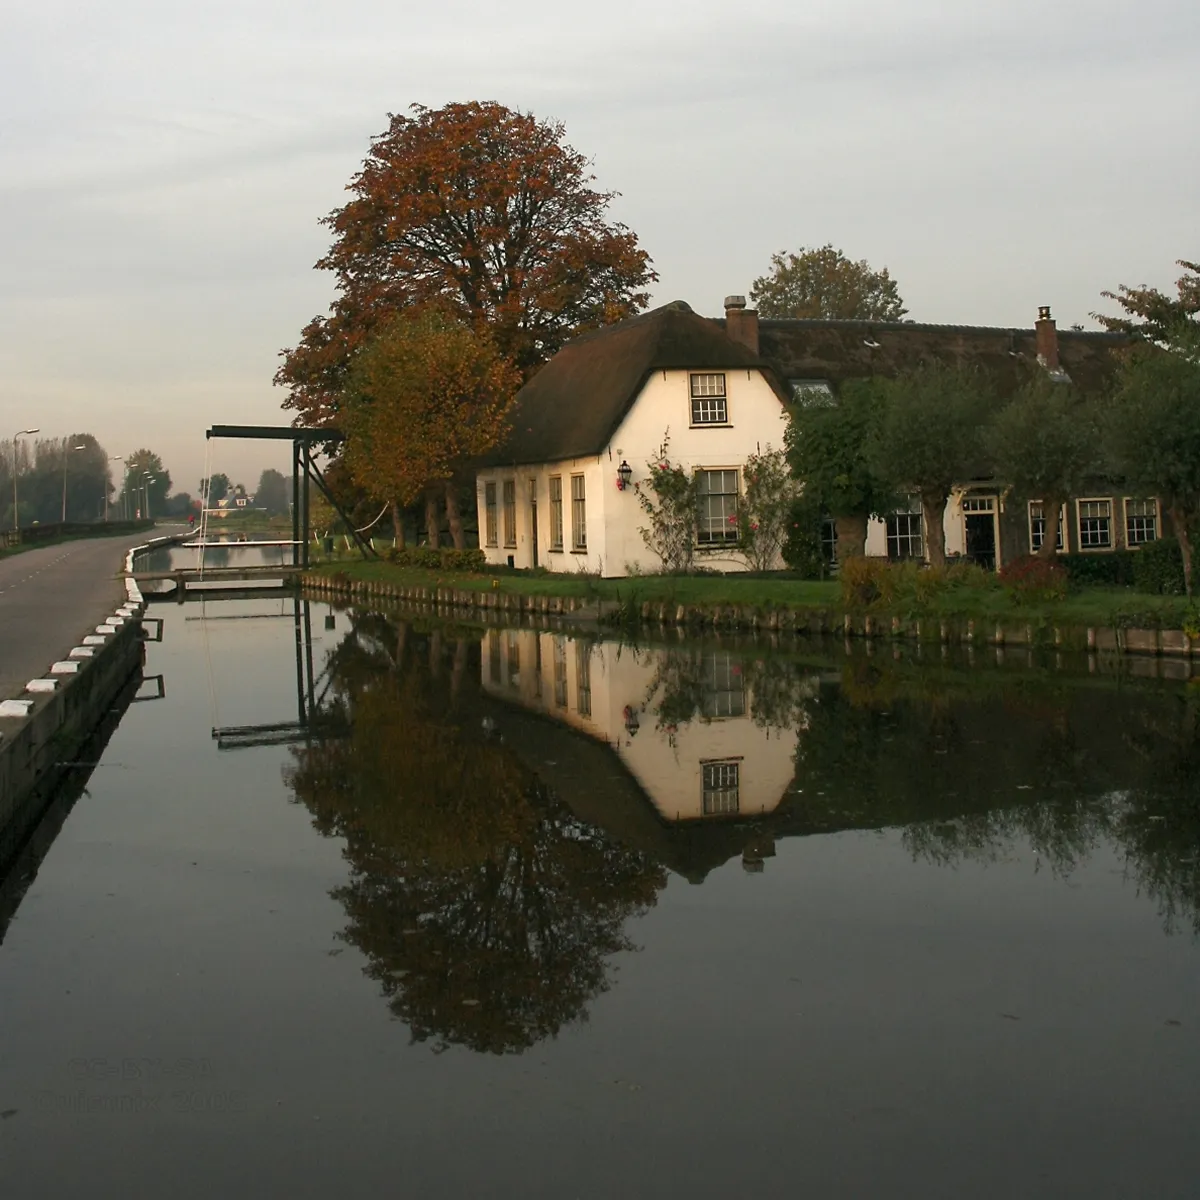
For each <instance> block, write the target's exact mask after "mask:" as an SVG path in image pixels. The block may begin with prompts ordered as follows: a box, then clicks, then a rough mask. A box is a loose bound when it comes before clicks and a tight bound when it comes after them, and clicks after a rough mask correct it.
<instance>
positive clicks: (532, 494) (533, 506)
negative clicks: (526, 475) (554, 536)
mask: <svg viewBox="0 0 1200 1200" xmlns="http://www.w3.org/2000/svg"><path fill="white" fill-rule="evenodd" d="M529 535H530V537H531V538H532V539H533V550H532V559H531V561H532V563H533V565H534V566H535V567H536V566H537V565H538V527H537V480H536V479H531V480H530V481H529Z"/></svg>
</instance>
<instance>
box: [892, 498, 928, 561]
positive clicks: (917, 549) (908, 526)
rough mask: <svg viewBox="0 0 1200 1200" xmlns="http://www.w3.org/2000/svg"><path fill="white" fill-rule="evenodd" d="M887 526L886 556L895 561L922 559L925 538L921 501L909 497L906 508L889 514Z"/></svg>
mask: <svg viewBox="0 0 1200 1200" xmlns="http://www.w3.org/2000/svg"><path fill="white" fill-rule="evenodd" d="M884 524H885V525H886V526H887V556H888V558H889V559H891V560H893V561H896V560H899V559H903V558H924V557H925V537H924V533H923V529H922V525H921V501H920V498H919V497H917V496H910V497H909V501H908V507H907V508H898V509H897V510H896V511H895V512H894V513H889V514H888V516H887V518H886V520H885V521H884Z"/></svg>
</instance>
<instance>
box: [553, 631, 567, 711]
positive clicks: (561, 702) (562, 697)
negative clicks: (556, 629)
mask: <svg viewBox="0 0 1200 1200" xmlns="http://www.w3.org/2000/svg"><path fill="white" fill-rule="evenodd" d="M554 703H555V705H556V706H557V707H558V708H566V707H567V643H566V641H565V640H564V639H563V638H560V637H556V638H555V639H554Z"/></svg>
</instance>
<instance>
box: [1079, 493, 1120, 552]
mask: <svg viewBox="0 0 1200 1200" xmlns="http://www.w3.org/2000/svg"><path fill="white" fill-rule="evenodd" d="M1076 506H1077V510H1078V513H1079V549H1080V550H1111V549H1112V544H1113V537H1112V501H1111V500H1079V501H1077V502H1076Z"/></svg>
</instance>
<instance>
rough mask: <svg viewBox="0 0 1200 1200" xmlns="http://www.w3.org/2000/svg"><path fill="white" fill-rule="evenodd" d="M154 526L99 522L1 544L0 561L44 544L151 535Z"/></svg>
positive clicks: (38, 548) (58, 544) (37, 548)
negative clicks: (111, 525) (116, 525)
mask: <svg viewBox="0 0 1200 1200" xmlns="http://www.w3.org/2000/svg"><path fill="white" fill-rule="evenodd" d="M154 528H155V527H154V526H153V525H147V526H146V527H145V528H144V529H130V528H128V527H123V528H117V529H112V528H109V527H108V526H107V525H104V524H103V523H98V524H97V525H96V526H95V527H94V528H89V529H88V530H87V532H80V533H65V534H63V535H62V536H60V537H50V538H40V539H39V540H37V541H35V542H21V543H20V544H19V545H17V546H0V562H2V561H3V560H4V559H6V558H12V557H13V555H15V554H24V553H25V552H26V551H28V550H40V549H41V548H42V547H43V546H61V545H62V544H63V543H64V542H79V541H85V540H90V539H92V538H102V537H129V536H132V535H133V534H147V535H149V534H152V533H153V532H154Z"/></svg>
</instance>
